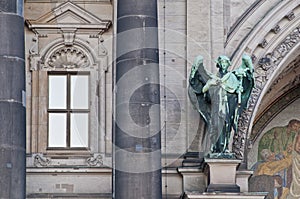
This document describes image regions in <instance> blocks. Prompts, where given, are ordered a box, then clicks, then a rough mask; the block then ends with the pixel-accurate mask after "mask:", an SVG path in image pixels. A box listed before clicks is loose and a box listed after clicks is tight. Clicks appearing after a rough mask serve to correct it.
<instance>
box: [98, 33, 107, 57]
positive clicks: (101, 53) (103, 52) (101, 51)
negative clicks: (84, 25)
mask: <svg viewBox="0 0 300 199" xmlns="http://www.w3.org/2000/svg"><path fill="white" fill-rule="evenodd" d="M103 42H104V39H103V37H102V35H100V36H99V37H98V48H99V49H98V55H99V56H106V55H107V53H108V52H107V49H106V48H105V46H104V45H103Z"/></svg>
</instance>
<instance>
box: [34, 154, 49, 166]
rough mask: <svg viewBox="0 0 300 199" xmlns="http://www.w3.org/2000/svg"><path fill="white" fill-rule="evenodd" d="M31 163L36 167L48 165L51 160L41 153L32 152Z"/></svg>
mask: <svg viewBox="0 0 300 199" xmlns="http://www.w3.org/2000/svg"><path fill="white" fill-rule="evenodd" d="M33 159H34V160H33V164H34V166H36V167H47V166H49V165H50V163H51V160H50V159H49V158H46V157H44V156H43V154H39V153H38V154H34V155H33Z"/></svg>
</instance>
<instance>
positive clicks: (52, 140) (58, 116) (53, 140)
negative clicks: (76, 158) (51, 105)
mask: <svg viewBox="0 0 300 199" xmlns="http://www.w3.org/2000/svg"><path fill="white" fill-rule="evenodd" d="M66 124H67V114H66V113H49V124H48V125H49V132H48V146H49V147H66V146H67V144H66V143H67V142H66Z"/></svg>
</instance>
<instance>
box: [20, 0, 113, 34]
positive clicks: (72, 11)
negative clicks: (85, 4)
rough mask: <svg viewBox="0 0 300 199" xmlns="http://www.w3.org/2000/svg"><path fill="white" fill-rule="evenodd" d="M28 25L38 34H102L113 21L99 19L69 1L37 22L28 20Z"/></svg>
mask: <svg viewBox="0 0 300 199" xmlns="http://www.w3.org/2000/svg"><path fill="white" fill-rule="evenodd" d="M26 24H27V26H28V27H29V29H31V30H33V31H34V32H35V33H37V34H47V33H51V31H53V30H55V32H57V29H61V30H65V29H74V30H76V32H78V31H79V32H80V31H84V32H90V33H92V32H98V33H102V32H105V31H107V30H108V28H109V27H110V25H111V21H110V20H102V19H99V18H98V17H96V16H95V15H93V14H91V13H90V12H88V11H87V10H85V9H83V8H81V7H79V6H78V5H76V4H74V3H72V2H70V1H68V2H66V3H63V4H61V5H59V6H58V7H56V8H54V9H53V10H52V11H50V12H48V13H46V14H45V15H43V16H41V17H40V18H38V19H36V20H26ZM55 32H54V33H55Z"/></svg>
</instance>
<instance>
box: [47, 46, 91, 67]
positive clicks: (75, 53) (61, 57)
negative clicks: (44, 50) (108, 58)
mask: <svg viewBox="0 0 300 199" xmlns="http://www.w3.org/2000/svg"><path fill="white" fill-rule="evenodd" d="M89 65H90V61H89V59H88V57H87V55H86V54H85V53H84V52H83V51H82V50H79V49H78V48H76V47H74V46H72V47H63V48H60V49H58V50H56V51H55V52H53V53H52V54H51V55H50V57H49V58H48V59H47V60H46V65H45V68H47V66H48V67H50V68H53V69H55V68H63V69H74V68H87V67H89Z"/></svg>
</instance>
